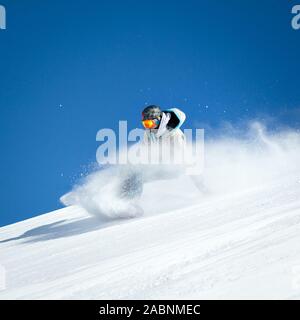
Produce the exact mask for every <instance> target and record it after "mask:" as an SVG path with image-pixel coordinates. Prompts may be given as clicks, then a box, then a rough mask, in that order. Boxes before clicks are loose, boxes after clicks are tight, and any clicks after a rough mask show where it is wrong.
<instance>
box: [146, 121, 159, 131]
mask: <svg viewBox="0 0 300 320" xmlns="http://www.w3.org/2000/svg"><path fill="white" fill-rule="evenodd" d="M142 124H143V126H144V127H145V128H146V129H154V128H156V127H157V126H158V125H159V120H158V119H151V120H142Z"/></svg>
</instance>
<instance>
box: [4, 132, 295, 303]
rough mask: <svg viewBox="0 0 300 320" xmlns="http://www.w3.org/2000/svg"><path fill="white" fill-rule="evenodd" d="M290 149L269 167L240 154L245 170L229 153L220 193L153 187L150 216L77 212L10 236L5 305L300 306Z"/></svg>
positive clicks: (29, 224)
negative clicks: (215, 302) (180, 302)
mask: <svg viewBox="0 0 300 320" xmlns="http://www.w3.org/2000/svg"><path fill="white" fill-rule="evenodd" d="M276 139H277V140H276V141H277V142H278V137H277V138H276ZM286 139H287V138H286V137H285V138H284V141H285V142H286V141H287V140H286ZM296 140H297V139H296ZM288 141H289V145H291V141H293V143H297V144H298V142H299V141H298V140H297V141H296V142H295V139H294V138H293V139H290V138H289V139H288ZM293 143H292V144H293ZM232 145H234V144H232V143H231V146H232ZM279 145H280V148H283V149H284V145H286V144H284V145H283V144H280V143H279ZM298 146H299V145H298ZM233 148H234V150H237V149H238V150H241V146H240V145H238V146H237V145H235V146H234V147H233ZM235 148H237V149H235ZM247 148H248V146H247ZM225 149H226V148H225ZM216 150H217V149H216V145H215V144H214V148H213V149H212V150H210V149H209V146H208V152H210V151H211V152H210V154H211V155H214V156H215V155H216V152H213V151H216ZM218 150H219V151H218V155H219V156H221V154H222V152H223V151H224V143H223V144H222V148H219V147H218ZM220 150H221V151H220ZM284 150H285V151H284V156H283V155H282V153H280V154H279V153H278V148H277V149H276V150H275V151H274V152H275V153H276V154H277V156H276V157H275V156H274V153H272V155H273V157H271V158H272V159H273V161H266V160H267V159H268V157H269V160H270V153H269V151H270V150H269V149H268V152H267V154H266V153H265V152H264V153H263V155H261V156H260V158H259V159H258V156H257V154H255V155H252V156H251V155H250V154H251V153H249V154H245V152H244V153H243V155H242V157H241V154H240V153H235V155H236V156H237V154H238V157H237V158H238V159H239V160H240V162H239V164H240V165H241V166H242V167H239V168H238V170H242V171H239V172H237V171H235V170H237V162H236V161H233V163H232V157H233V156H234V155H233V153H232V152H231V153H230V161H229V160H228V156H227V158H226V157H225V153H226V154H228V150H227V149H226V150H225V151H224V152H225V153H224V154H223V156H224V157H223V164H224V166H225V167H226V170H225V169H220V168H219V170H216V168H215V170H213V172H214V174H215V175H216V176H217V177H219V179H220V180H219V183H217V184H216V185H215V184H214V181H215V176H213V175H211V176H209V175H208V176H207V181H208V185H209V187H210V189H211V190H213V192H212V193H211V194H210V195H205V196H204V195H199V194H198V195H197V192H196V190H194V189H193V187H192V185H190V184H189V182H188V181H187V180H186V179H185V178H183V180H182V181H181V182H180V183H178V184H177V185H176V187H173V189H172V188H167V185H168V182H166V181H165V182H153V183H149V184H148V185H147V186H146V187H145V192H144V195H143V199H142V202H143V203H144V206H145V215H144V216H143V217H139V218H134V219H122V220H108V221H106V222H103V221H102V222H101V221H100V220H99V219H98V218H97V217H95V216H92V215H89V214H88V213H87V211H86V210H85V209H84V208H81V207H79V206H70V207H67V208H65V209H61V210H58V211H55V212H51V213H48V214H45V215H41V216H38V217H36V218H33V219H30V220H26V221H23V222H20V223H16V224H14V225H10V226H6V227H3V228H1V229H0V263H1V265H2V266H3V267H4V268H5V270H6V289H4V290H1V291H0V299H28V298H30V299H31V298H33V299H45V298H46V299H68V298H71V299H75V298H76V299H162V298H168V299H171V298H174V299H228V298H229V299H231V298H238V299H244V298H250V299H264V298H270V299H275V298H279V299H288V298H289V299H290V298H291V299H298V298H300V280H299V278H300V196H299V195H300V193H299V188H300V170H299V168H298V167H299V162H295V161H297V160H299V149H296V151H295V148H294V145H293V147H292V148H285V149H284ZM244 156H246V157H244ZM249 157H250V159H249ZM251 157H252V158H251ZM244 158H247V161H246V162H245V161H242V160H241V159H244ZM219 159H220V158H219ZM226 159H227V160H228V161H227V162H226ZM279 160H280V161H279ZM276 161H278V162H276ZM258 162H259V166H258ZM265 162H266V163H268V165H267V166H266V165H263V164H264V163H265ZM212 163H213V162H212ZM230 163H232V164H231V165H230ZM249 163H251V165H250V164H249ZM279 163H280V164H282V165H279ZM253 166H254V167H253ZM258 167H259V168H260V169H261V170H258ZM252 169H253V170H255V169H257V170H258V172H257V174H256V180H255V181H254V180H251V177H252V175H253V170H252ZM245 170H246V171H247V172H248V173H247V174H248V175H249V176H246V177H245V176H243V179H241V180H239V179H237V177H241V172H245ZM233 172H236V173H237V175H236V176H234V175H233ZM258 173H259V174H258ZM226 175H228V177H227V176H226ZM230 177H231V179H230ZM245 178H246V180H247V181H248V182H249V181H251V183H250V182H249V183H248V184H247V185H245ZM252 178H253V177H252ZM224 181H227V182H226V183H225V182H224ZM173 185H174V184H173ZM230 186H231V188H230ZM218 188H219V189H218ZM166 189H167V190H168V192H166V191H165V190H166ZM220 189H222V190H223V191H224V190H225V189H227V192H222V190H220ZM158 190H159V191H160V192H158ZM184 190H188V191H189V192H188V193H186V194H184V192H183V191H184ZM163 191H164V192H163ZM153 194H154V195H156V196H157V198H156V200H157V201H155V204H153V201H150V200H149V199H153V197H152V196H151V197H149V195H153ZM160 195H161V198H159V196H160ZM179 195H181V196H179ZM171 199H173V201H172V200H171Z"/></svg>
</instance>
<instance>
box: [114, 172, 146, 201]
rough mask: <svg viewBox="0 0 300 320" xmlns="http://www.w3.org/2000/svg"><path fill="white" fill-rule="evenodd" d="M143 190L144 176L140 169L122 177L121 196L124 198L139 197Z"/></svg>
mask: <svg viewBox="0 0 300 320" xmlns="http://www.w3.org/2000/svg"><path fill="white" fill-rule="evenodd" d="M142 192H143V177H142V174H141V173H140V172H138V171H130V172H128V173H126V174H125V176H123V177H122V178H121V181H120V186H119V196H120V198H122V199H138V198H140V197H141V195H142Z"/></svg>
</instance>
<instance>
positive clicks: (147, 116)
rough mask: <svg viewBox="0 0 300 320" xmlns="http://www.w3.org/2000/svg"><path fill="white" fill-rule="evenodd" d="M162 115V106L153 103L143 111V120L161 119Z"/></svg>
mask: <svg viewBox="0 0 300 320" xmlns="http://www.w3.org/2000/svg"><path fill="white" fill-rule="evenodd" d="M161 117H162V111H161V110H160V107H158V106H155V105H151V106H148V107H146V108H145V109H144V110H143V112H142V120H153V119H158V120H160V119H161Z"/></svg>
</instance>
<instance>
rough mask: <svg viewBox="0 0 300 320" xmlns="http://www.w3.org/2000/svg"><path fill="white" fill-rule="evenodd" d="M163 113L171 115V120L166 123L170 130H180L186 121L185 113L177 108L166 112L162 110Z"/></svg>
mask: <svg viewBox="0 0 300 320" xmlns="http://www.w3.org/2000/svg"><path fill="white" fill-rule="evenodd" d="M163 112H169V113H170V114H171V119H170V121H169V123H168V126H169V127H170V128H171V129H178V128H180V127H181V126H182V124H183V123H184V121H185V119H186V115H185V113H184V112H183V111H181V110H179V109H177V108H171V109H167V110H164V111H163Z"/></svg>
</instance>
